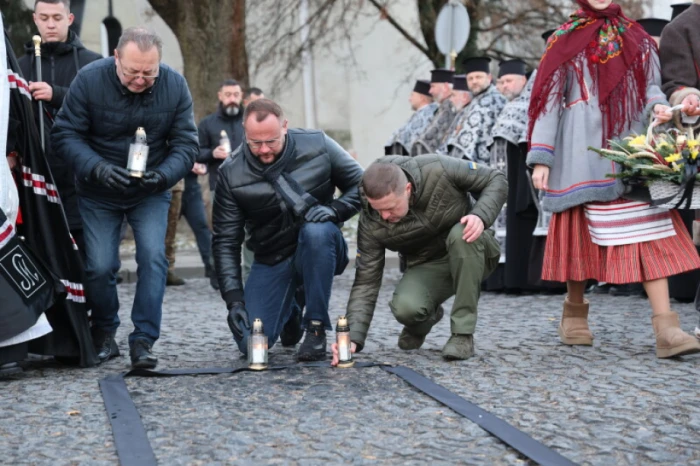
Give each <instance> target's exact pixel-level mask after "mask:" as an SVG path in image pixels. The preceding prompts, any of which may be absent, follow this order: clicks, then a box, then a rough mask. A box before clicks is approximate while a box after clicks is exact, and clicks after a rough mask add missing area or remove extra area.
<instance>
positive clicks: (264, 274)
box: [236, 222, 348, 354]
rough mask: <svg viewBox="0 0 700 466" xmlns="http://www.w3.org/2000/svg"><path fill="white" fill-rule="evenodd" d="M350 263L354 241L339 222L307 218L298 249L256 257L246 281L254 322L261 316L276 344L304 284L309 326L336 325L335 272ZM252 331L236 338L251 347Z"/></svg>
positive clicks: (271, 342) (241, 346) (243, 348)
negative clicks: (332, 312) (332, 308)
mask: <svg viewBox="0 0 700 466" xmlns="http://www.w3.org/2000/svg"><path fill="white" fill-rule="evenodd" d="M347 265H348V245H347V243H346V242H345V239H344V238H343V234H342V233H341V231H340V229H339V228H338V226H337V225H335V224H334V223H331V222H323V223H306V224H304V226H303V227H302V228H301V231H300V232H299V240H298V246H297V250H296V253H295V254H294V255H292V256H291V257H289V258H287V259H285V260H283V261H282V262H280V263H278V264H275V265H265V264H261V263H259V262H253V266H252V267H251V269H250V276H249V277H248V281H247V282H246V284H245V290H244V294H245V303H246V309H247V311H248V318H249V320H250V324H251V326H252V325H253V320H255V319H261V320H262V322H263V329H264V331H265V334H266V335H267V337H268V345H269V347H270V348H271V347H272V346H273V345H274V344H275V342H276V341H277V339H278V338H279V335H280V333H281V332H282V328H283V327H284V324H286V323H287V321H288V320H289V317H290V316H291V314H292V310H293V308H294V307H296V303H295V301H294V293H295V291H296V289H297V287H298V286H299V285H303V287H304V294H305V296H306V313H305V314H304V324H303V325H304V326H305V327H306V326H307V325H308V324H309V322H310V321H312V320H320V321H321V322H323V324H324V326H325V327H326V329H327V330H332V327H331V320H330V317H329V316H328V303H329V301H330V298H331V287H332V286H333V277H334V276H335V275H340V274H341V273H343V271H344V270H345V267H347ZM248 335H249V334H248V333H244V335H243V339H242V340H241V341H236V343H237V344H238V349H239V350H240V351H241V352H242V353H243V354H247V353H248Z"/></svg>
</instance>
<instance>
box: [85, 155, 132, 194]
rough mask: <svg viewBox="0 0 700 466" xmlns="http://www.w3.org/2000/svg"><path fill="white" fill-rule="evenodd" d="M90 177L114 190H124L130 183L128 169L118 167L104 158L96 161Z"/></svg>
mask: <svg viewBox="0 0 700 466" xmlns="http://www.w3.org/2000/svg"><path fill="white" fill-rule="evenodd" d="M91 175H92V178H93V179H94V180H95V181H97V182H98V183H100V184H102V185H104V186H107V187H108V188H111V189H114V190H115V191H119V192H124V191H126V188H128V187H129V185H130V184H131V178H130V177H129V170H127V169H126V168H122V167H119V166H117V165H114V164H113V163H109V162H107V161H105V160H103V161H101V162H98V163H97V165H95V168H93V169H92V173H91Z"/></svg>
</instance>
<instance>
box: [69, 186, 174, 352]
mask: <svg viewBox="0 0 700 466" xmlns="http://www.w3.org/2000/svg"><path fill="white" fill-rule="evenodd" d="M79 205H80V214H81V216H82V218H83V230H84V234H85V252H86V256H87V261H86V264H85V293H86V295H87V296H89V297H90V300H91V302H92V303H93V308H92V325H93V326H95V327H98V328H100V329H102V330H104V331H109V332H112V331H115V330H116V329H117V327H119V315H118V312H119V299H118V297H117V286H116V278H117V271H118V270H119V266H120V261H119V234H120V230H121V225H122V220H123V219H124V217H126V220H127V221H128V222H129V225H131V229H132V230H133V232H134V240H135V241H136V263H137V265H138V270H137V272H136V273H137V276H138V280H137V282H136V296H135V297H134V304H133V307H132V309H131V321H132V322H133V323H134V327H135V328H134V331H133V332H132V333H131V335H129V343H132V342H133V341H134V340H135V339H137V338H145V339H146V340H148V341H149V342H150V343H151V344H153V343H154V342H155V341H156V340H157V339H158V337H159V336H160V321H161V315H162V306H163V295H164V294H165V278H166V274H167V272H168V261H167V260H166V259H165V230H166V228H167V226H168V208H169V207H170V192H169V191H166V192H163V193H159V194H154V195H152V196H148V197H147V198H145V199H142V200H139V201H133V202H129V201H123V202H118V203H117V202H110V201H104V200H96V199H90V198H85V197H80V198H79Z"/></svg>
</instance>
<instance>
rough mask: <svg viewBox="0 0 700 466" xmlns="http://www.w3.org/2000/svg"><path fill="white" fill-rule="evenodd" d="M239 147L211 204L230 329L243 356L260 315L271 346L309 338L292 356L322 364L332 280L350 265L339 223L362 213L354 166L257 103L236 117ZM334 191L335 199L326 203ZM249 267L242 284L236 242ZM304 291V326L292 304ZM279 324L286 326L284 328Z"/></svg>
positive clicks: (273, 108)
mask: <svg viewBox="0 0 700 466" xmlns="http://www.w3.org/2000/svg"><path fill="white" fill-rule="evenodd" d="M243 127H244V131H245V143H244V144H242V145H241V146H240V147H239V148H238V149H237V150H236V151H235V152H234V153H233V155H232V156H231V157H229V158H228V159H227V160H226V161H225V162H224V163H223V164H222V165H221V167H220V168H219V179H218V181H217V186H216V196H215V199H214V240H213V254H214V260H215V265H216V273H217V276H218V280H219V286H220V288H221V296H222V297H223V298H224V301H226V306H227V308H228V310H229V313H228V324H229V327H230V328H231V331H232V333H233V336H234V340H235V341H236V343H237V344H238V348H239V349H240V351H241V352H242V353H243V354H247V352H248V348H247V344H248V336H249V334H250V327H251V323H252V322H253V320H254V319H256V318H259V319H261V320H262V322H263V326H264V331H265V333H266V335H267V336H268V340H269V346H272V345H274V343H275V342H276V341H277V338H278V337H281V339H282V344H283V345H285V346H289V345H294V344H296V343H297V342H298V341H299V340H300V339H301V337H302V333H303V328H305V329H306V338H305V339H304V342H303V343H302V345H301V346H300V348H299V350H298V353H297V357H298V359H299V360H301V361H315V360H322V359H325V358H326V357H327V356H326V334H325V331H326V330H330V329H331V323H330V318H329V316H328V303H329V300H330V294H331V286H332V284H333V276H334V275H339V274H341V273H342V272H343V270H344V269H345V267H346V266H347V264H348V257H347V253H348V248H347V244H346V243H345V240H344V238H343V234H342V232H341V231H340V228H339V225H340V223H342V222H344V221H345V220H347V219H349V218H350V217H352V216H353V215H355V214H356V213H357V212H358V211H359V209H360V194H359V187H358V186H359V183H360V181H361V179H362V173H363V171H362V168H361V167H360V165H359V164H358V163H357V162H356V161H355V160H354V159H353V158H352V157H351V156H350V155H349V154H348V153H347V152H346V151H345V150H343V149H342V148H341V147H340V146H339V145H338V144H337V143H336V142H335V141H333V140H332V139H331V138H329V137H328V136H326V135H325V134H324V133H323V132H322V131H313V130H303V129H290V130H288V129H287V120H286V119H285V118H284V115H283V113H282V109H281V108H280V107H279V105H277V104H276V103H275V102H273V101H271V100H269V99H259V100H256V101H254V102H252V103H250V105H249V106H248V107H247V108H246V109H245V112H244V114H243ZM336 188H338V189H340V190H341V191H342V193H343V194H342V196H340V197H339V198H337V199H334V198H333V195H334V193H335V190H336ZM244 226H245V227H246V228H247V229H248V230H249V232H250V240H249V241H247V243H246V244H248V245H249V247H250V248H251V249H252V250H253V252H254V253H255V261H254V262H253V266H252V268H251V271H250V276H249V277H248V281H247V282H246V286H245V292H244V290H243V285H242V281H241V265H240V263H241V244H242V243H243V239H244ZM301 286H303V291H304V293H303V294H304V296H305V301H306V314H305V315H304V319H303V323H302V318H301V311H300V307H299V306H298V305H297V304H301V303H297V302H296V299H295V292H296V290H297V288H299V287H301ZM283 327H284V328H283Z"/></svg>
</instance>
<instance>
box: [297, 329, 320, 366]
mask: <svg viewBox="0 0 700 466" xmlns="http://www.w3.org/2000/svg"><path fill="white" fill-rule="evenodd" d="M326 358H327V355H326V330H325V329H324V328H323V322H319V321H317V320H312V321H311V324H309V328H307V329H306V337H305V338H304V342H303V343H302V344H301V346H300V347H299V350H298V351H297V359H298V360H299V361H323V360H324V359H326Z"/></svg>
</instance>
